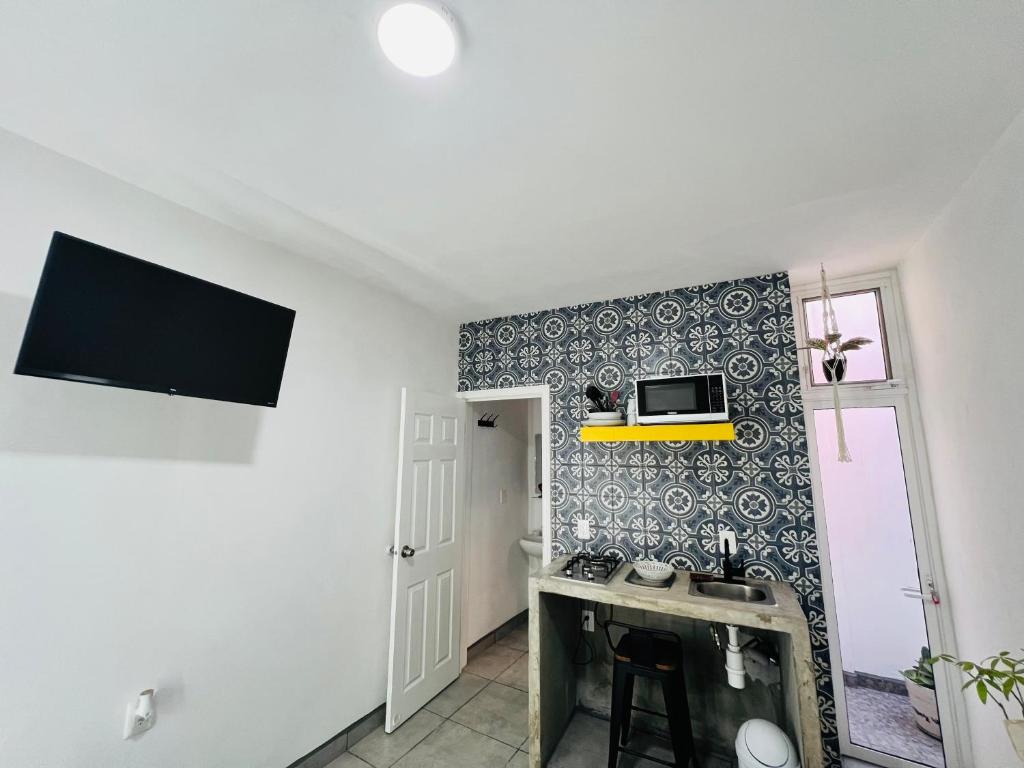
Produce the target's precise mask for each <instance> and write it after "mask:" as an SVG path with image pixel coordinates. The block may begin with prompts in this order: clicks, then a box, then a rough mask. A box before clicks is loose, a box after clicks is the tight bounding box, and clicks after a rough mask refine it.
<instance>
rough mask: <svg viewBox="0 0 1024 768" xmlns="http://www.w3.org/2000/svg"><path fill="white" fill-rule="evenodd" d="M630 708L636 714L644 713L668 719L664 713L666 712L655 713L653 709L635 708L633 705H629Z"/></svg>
mask: <svg viewBox="0 0 1024 768" xmlns="http://www.w3.org/2000/svg"><path fill="white" fill-rule="evenodd" d="M629 708H630V709H631V710H633V711H634V712H643V713H644V714H646V715H655V716H656V717H664V718H666V719H667V718H668V715H667V714H666V713H664V712H655V711H654V710H653V709H644V708H643V707H636V706H633V705H632V704H630V705H629Z"/></svg>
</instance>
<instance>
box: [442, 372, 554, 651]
mask: <svg viewBox="0 0 1024 768" xmlns="http://www.w3.org/2000/svg"><path fill="white" fill-rule="evenodd" d="M458 396H459V397H461V398H462V399H463V400H465V401H466V402H467V403H480V402H490V401H495V400H540V432H541V462H542V463H541V482H542V483H543V484H544V492H543V493H542V494H541V513H540V515H541V531H542V534H543V536H544V545H543V552H542V554H541V557H542V559H541V563H542V564H543V565H547V564H548V563H550V562H551V387H550V386H548V385H547V384H536V385H533V386H527V387H503V388H501V389H473V390H469V391H467V392H459V393H458ZM475 426H476V422H475V421H474V420H473V419H472V418H470V417H469V416H467V418H466V419H465V429H466V433H465V437H464V440H463V445H465V446H466V454H465V470H464V472H465V477H466V484H465V489H466V491H465V493H466V495H465V505H464V509H465V510H466V514H464V515H463V516H462V520H463V528H462V546H463V557H462V562H463V563H464V566H463V571H462V573H463V582H462V583H463V585H464V586H463V589H462V666H463V667H465V666H466V652H467V650H468V646H467V645H466V644H467V643H468V642H469V633H468V627H467V626H466V622H467V621H468V617H469V610H468V606H467V605H466V601H467V599H468V595H469V584H470V583H471V582H470V579H472V577H473V575H472V573H470V570H469V569H470V558H469V553H468V550H467V548H468V546H469V532H470V526H471V525H472V517H473V516H472V515H471V514H470V510H472V508H473V489H472V483H471V482H470V478H472V477H473V427H475ZM531 439H532V437H531Z"/></svg>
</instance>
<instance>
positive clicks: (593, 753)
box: [327, 628, 726, 768]
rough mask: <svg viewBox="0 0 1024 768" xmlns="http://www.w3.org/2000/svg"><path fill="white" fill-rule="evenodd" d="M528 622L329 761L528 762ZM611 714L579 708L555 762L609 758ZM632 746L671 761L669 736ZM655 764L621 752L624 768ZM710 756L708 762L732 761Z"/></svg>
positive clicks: (516, 765)
mask: <svg viewBox="0 0 1024 768" xmlns="http://www.w3.org/2000/svg"><path fill="white" fill-rule="evenodd" d="M523 648H525V628H523V629H522V630H521V631H520V630H517V631H516V632H513V633H511V634H510V635H507V636H506V637H504V638H503V639H501V640H498V641H497V643H495V645H493V646H491V647H490V648H488V649H486V650H485V651H483V652H481V653H480V654H479V655H475V656H474V658H473V661H472V662H470V664H469V665H468V666H467V667H466V670H465V671H464V672H463V673H462V675H461V676H460V677H459V678H458V679H457V680H456V681H455V682H454V683H452V684H451V685H449V686H448V687H447V688H445V689H444V690H443V691H442V692H441V693H439V694H438V695H437V696H435V697H434V699H433V700H432V701H430V702H429V703H428V704H427V705H426V706H425V707H424V708H423V709H422V710H421V711H419V712H418V713H416V714H415V715H414V716H413V717H411V718H409V720H407V721H406V722H405V723H404V724H403V725H402V726H401V727H400V728H398V729H397V730H396V731H395V732H394V733H391V734H386V733H384V729H383V727H380V728H377V729H376V730H375V731H372V732H371V733H369V734H368V735H366V736H365V737H364V738H363V739H362V740H360V741H358V742H357V743H355V744H353V745H352V746H350V747H349V751H348V752H346V753H345V754H343V755H342V756H341V757H339V758H338V759H337V760H335V761H334V762H333V763H331V764H330V765H329V766H327V768H506V767H511V768H526V766H527V764H528V754H527V752H526V750H527V749H528V746H527V744H526V740H527V736H528V730H527V707H528V702H527V689H528V683H527V675H526V669H527V656H526V654H525V652H524V650H522V649H523ZM608 728H609V724H608V721H607V720H601V719H600V718H597V717H592V716H590V715H587V714H584V713H582V712H577V713H576V715H575V716H574V717H573V719H572V721H571V722H570V723H569V727H568V729H567V730H566V732H565V736H563V738H562V741H561V742H560V743H559V745H558V748H557V749H556V750H555V753H554V754H553V755H552V756H551V760H550V761H549V762H548V765H549V766H550V767H551V768H584V767H585V768H593V766H602V765H606V764H607V762H608ZM630 746H631V747H633V748H634V749H637V750H639V751H643V752H647V753H649V754H653V755H655V756H656V757H661V758H662V759H666V760H671V759H672V757H673V755H672V748H671V746H670V745H669V744H668V742H667V741H664V740H662V739H658V738H656V737H654V736H649V735H647V734H644V733H640V732H634V734H633V736H632V737H631V738H630ZM649 765H653V763H650V762H648V761H644V760H641V759H639V758H635V757H632V756H630V755H622V756H621V758H620V760H619V766H620V768H635V767H637V768H638V767H639V766H645V767H646V766H649ZM725 766H726V764H725V763H717V762H713V761H712V763H710V764H709V763H705V764H704V768H725Z"/></svg>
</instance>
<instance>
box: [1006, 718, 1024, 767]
mask: <svg viewBox="0 0 1024 768" xmlns="http://www.w3.org/2000/svg"><path fill="white" fill-rule="evenodd" d="M1005 722H1006V733H1007V734H1009V736H1010V743H1011V744H1013V748H1014V749H1015V750H1017V757H1019V758H1020V759H1021V762H1024V720H1006V721H1005Z"/></svg>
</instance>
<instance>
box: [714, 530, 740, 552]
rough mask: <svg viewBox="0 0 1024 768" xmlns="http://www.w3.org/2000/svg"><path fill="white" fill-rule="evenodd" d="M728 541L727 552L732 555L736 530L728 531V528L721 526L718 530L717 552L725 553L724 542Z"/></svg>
mask: <svg viewBox="0 0 1024 768" xmlns="http://www.w3.org/2000/svg"><path fill="white" fill-rule="evenodd" d="M727 541H728V542H729V552H730V553H731V554H733V555H735V554H736V532H735V531H730V530H729V529H728V528H722V529H721V530H720V531H719V532H718V553H719V554H721V555H724V554H725V542H727Z"/></svg>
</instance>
